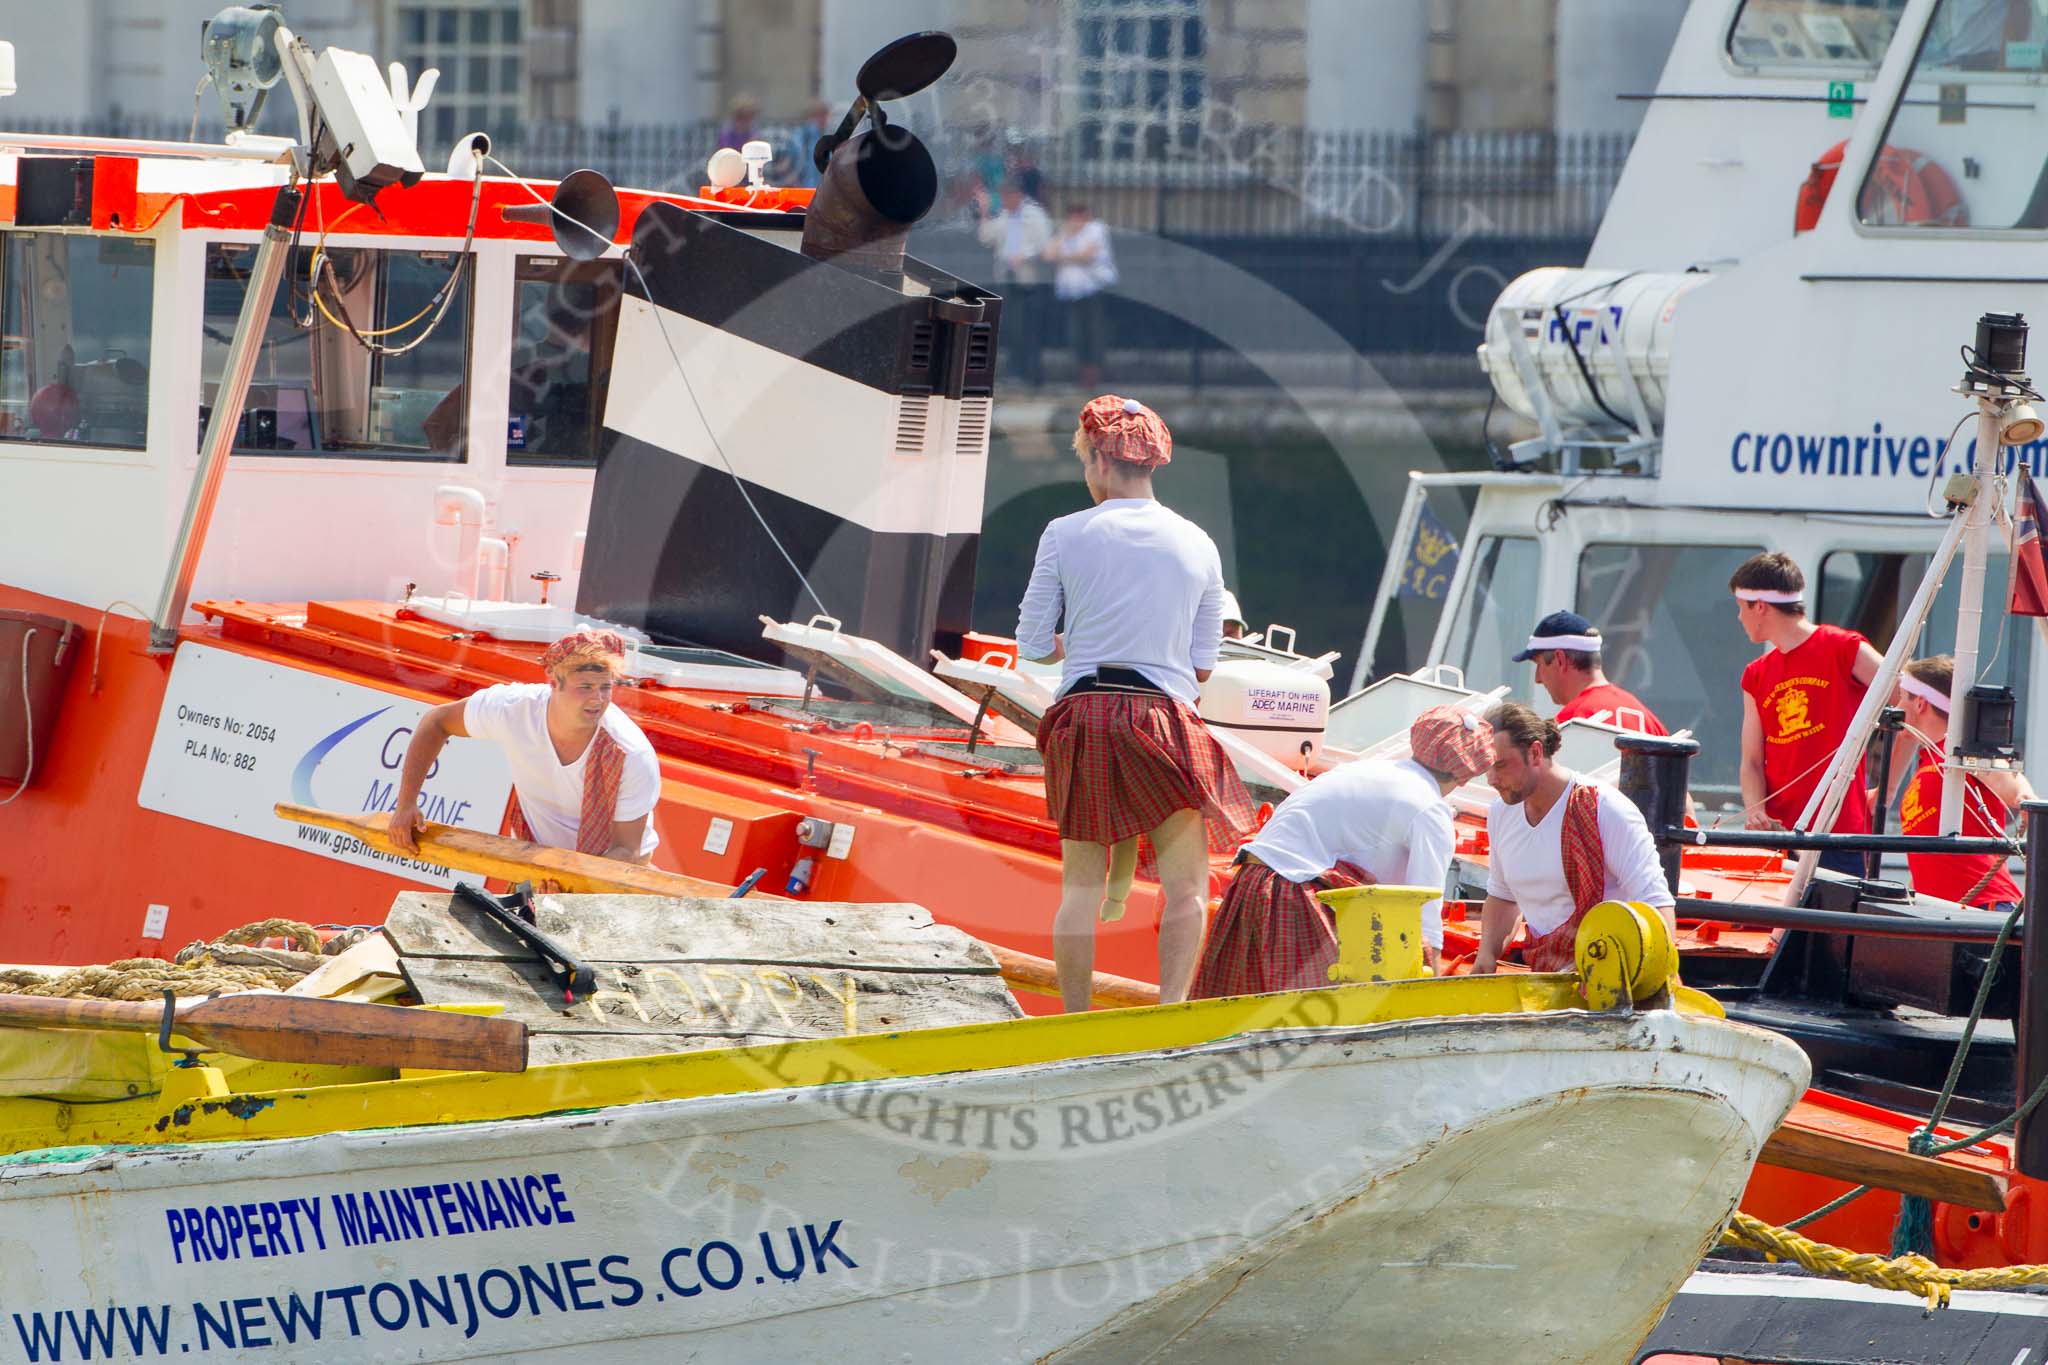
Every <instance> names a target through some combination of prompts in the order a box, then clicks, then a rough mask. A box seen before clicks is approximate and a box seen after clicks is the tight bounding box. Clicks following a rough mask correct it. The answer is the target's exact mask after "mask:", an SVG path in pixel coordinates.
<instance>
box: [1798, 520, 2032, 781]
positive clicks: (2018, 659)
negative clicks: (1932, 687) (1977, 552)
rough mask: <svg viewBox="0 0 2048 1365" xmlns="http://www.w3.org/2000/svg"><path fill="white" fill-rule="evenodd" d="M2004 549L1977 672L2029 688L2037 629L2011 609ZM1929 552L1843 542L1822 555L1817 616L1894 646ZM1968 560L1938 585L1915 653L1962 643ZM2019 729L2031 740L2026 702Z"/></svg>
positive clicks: (1996, 562) (1989, 576)
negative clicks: (1959, 628)
mask: <svg viewBox="0 0 2048 1365" xmlns="http://www.w3.org/2000/svg"><path fill="white" fill-rule="evenodd" d="M2009 561H2010V556H2008V555H2007V554H2006V553H2005V551H2003V550H1997V551H1994V552H1993V553H1992V554H1991V556H1990V557H1989V559H1988V560H1987V561H1986V562H1985V565H1984V620H1983V626H1982V630H1981V632H1980V634H1979V637H1978V643H1977V658H1978V660H1979V661H1980V665H1981V666H1980V669H1979V673H1980V675H1981V677H1982V679H1983V680H1984V681H1985V682H1997V683H2004V684H2006V685H2007V686H2008V687H2011V688H2012V690H2013V691H2014V692H2015V693H2017V694H2018V695H2019V697H2020V698H2021V700H2022V701H2024V700H2025V698H2026V696H2027V687H2028V683H2029V679H2030V677H2031V672H2032V662H2033V656H2034V649H2033V640H2034V631H2033V628H2032V626H2031V625H2029V624H2028V623H2027V622H2026V621H2024V620H2021V621H2015V620H2014V619H2012V618H2010V617H2008V616H2006V614H2005V612H2004V610H2003V604H2004V602H2005V598H2006V568H2007V565H2008V563H2009ZM1927 562H1928V556H1927V555H1924V554H1911V555H1908V554H1895V553H1879V552H1877V551H1875V550H1837V551H1835V552H1834V553H1833V554H1830V555H1828V556H1827V557H1826V558H1824V559H1823V560H1821V563H1820V586H1819V596H1818V598H1817V600H1816V603H1815V606H1816V609H1817V610H1816V619H1818V620H1820V621H1822V622H1824V623H1825V624H1827V625H1831V626H1847V627H1848V628H1849V629H1851V630H1855V631H1860V632H1862V634H1863V635H1864V636H1865V637H1866V638H1868V639H1869V641H1870V642H1871V643H1872V644H1873V645H1875V646H1877V648H1878V650H1879V651H1880V652H1882V651H1884V650H1885V649H1888V648H1890V646H1891V641H1892V634H1893V632H1894V631H1896V630H1897V629H1898V625H1899V617H1900V615H1901V614H1902V613H1903V612H1904V610H1905V609H1906V607H1907V606H1908V605H1909V604H1910V603H1911V601H1912V598H1913V594H1914V593H1915V592H1918V591H1919V590H1920V580H1921V578H1922V577H1924V576H1925V575H1926V573H1927ZM1962 577H1963V561H1962V556H1961V555H1958V556H1957V557H1956V561H1955V564H1954V566H1953V567H1952V568H1951V569H1950V570H1949V574H1948V578H1947V579H1946V580H1945V581H1944V582H1943V583H1942V585H1941V587H1940V588H1938V589H1937V590H1936V591H1935V594H1934V604H1933V606H1931V607H1930V608H1928V612H1927V624H1926V626H1925V627H1924V628H1923V629H1922V631H1921V633H1920V639H1919V640H1918V642H1916V644H1915V646H1914V649H1913V657H1914V658H1923V657H1925V656H1927V655H1930V654H1947V653H1950V652H1952V651H1953V650H1954V649H1955V644H1956V606H1957V603H1958V602H1959V601H1960V593H1961V591H1962ZM2013 725H2014V730H2015V732H2016V737H2017V739H2018V741H2019V743H2020V744H2021V746H2022V747H2023V748H2024V746H2025V744H2026V730H2027V708H2026V707H2025V706H2024V705H2022V706H2021V707H2020V708H2019V711H2018V713H2017V714H2016V715H2015V717H2014V721H2013Z"/></svg>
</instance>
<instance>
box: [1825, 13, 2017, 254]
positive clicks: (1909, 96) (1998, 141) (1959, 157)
mask: <svg viewBox="0 0 2048 1365" xmlns="http://www.w3.org/2000/svg"><path fill="white" fill-rule="evenodd" d="M2044 51H2048V15H2044V14H2043V13H2042V11H2041V8H2040V6H2038V5H2036V4H2035V3H2034V0H1940V3H1939V4H1938V5H1937V6H1936V7H1935V10H1934V14H1933V16H1932V17H1931V18H1930V19H1929V20H1928V25H1927V33H1926V35H1925V37H1924V38H1923V39H1922V41H1921V44H1920V50H1919V52H1918V53H1917V54H1916V55H1915V57H1914V59H1913V72H1912V75H1911V76H1910V78H1909V79H1908V81H1907V83H1906V85H1905V86H1904V87H1902V95H1901V98H1900V100H1899V103H1898V105H1897V106H1896V107H1895V108H1894V109H1892V110H1891V112H1890V116H1889V120H1888V122H1887V124H1886V128H1885V136H1884V142H1883V145H1882V146H1881V147H1880V148H1879V150H1878V153H1877V155H1876V157H1875V158H1874V159H1873V160H1872V162H1871V165H1870V168H1869V170H1868V171H1866V172H1865V173H1864V177H1863V183H1862V184H1861V185H1860V186H1859V187H1858V189H1857V195H1856V215H1857V218H1858V219H1859V220H1860V221H1861V222H1862V223H1864V224H1865V225H1866V226H1869V227H1878V228H1904V229H1912V230H1926V229H1930V228H1950V229H1957V228H1971V229H1976V230H1980V231H1987V232H2000V231H2013V230H2035V231H2038V230H2040V229H2043V228H2048V167H2044V164H2043V162H2042V158H2041V155H2040V145H2041V134H2040V124H2039V119H2040V117H2041V112H2040V111H2041V108H2042V98H2041V97H2042V93H2043V92H2042V86H2043V85H2044V83H2048V61H2044V55H2043V54H2044Z"/></svg>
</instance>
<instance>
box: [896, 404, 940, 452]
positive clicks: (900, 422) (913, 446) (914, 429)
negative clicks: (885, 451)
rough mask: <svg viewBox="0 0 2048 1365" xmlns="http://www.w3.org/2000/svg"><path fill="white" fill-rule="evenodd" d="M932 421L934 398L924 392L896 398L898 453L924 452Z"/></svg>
mask: <svg viewBox="0 0 2048 1365" xmlns="http://www.w3.org/2000/svg"><path fill="white" fill-rule="evenodd" d="M931 421H932V400H931V399H930V398H928V397H926V396H924V395H923V394H917V395H911V394H904V395H902V396H900V397H898V398H897V400H896V453H897V454H898V455H922V454H924V438H925V433H926V432H927V431H928V430H930V428H931Z"/></svg>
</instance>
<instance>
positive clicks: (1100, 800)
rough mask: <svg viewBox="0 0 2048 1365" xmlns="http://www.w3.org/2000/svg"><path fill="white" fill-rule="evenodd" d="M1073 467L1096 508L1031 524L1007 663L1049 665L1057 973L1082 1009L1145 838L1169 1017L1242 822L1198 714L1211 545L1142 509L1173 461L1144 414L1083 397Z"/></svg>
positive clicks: (1227, 772)
mask: <svg viewBox="0 0 2048 1365" xmlns="http://www.w3.org/2000/svg"><path fill="white" fill-rule="evenodd" d="M1074 453H1075V455H1076V456H1078V457H1079V458H1080V461H1081V471H1082V478H1083V479H1084V481H1085V482H1086V483H1087V486H1088V495H1089V497H1090V498H1091V499H1092V500H1093V501H1094V504H1095V505H1094V506H1092V507H1089V508H1087V509H1085V510H1083V511H1079V512H1074V513H1071V514H1069V515H1067V516H1064V517H1060V518H1058V519H1057V520H1055V521H1054V522H1052V523H1051V524H1050V525H1048V526H1047V527H1046V528H1045V534H1044V535H1042V536H1041V537H1039V541H1038V558H1037V562H1036V563H1034V564H1033V565H1032V568H1031V582H1030V584H1029V586H1027V587H1026V588H1025V590H1024V601H1023V604H1022V606H1021V607H1020V608H1019V610H1018V615H1017V651H1018V653H1019V654H1021V655H1022V656H1023V657H1024V658H1027V659H1030V660H1033V661H1034V662H1048V661H1050V660H1053V659H1058V660H1060V661H1061V664H1062V668H1061V673H1060V693H1059V700H1058V701H1056V702H1054V703H1053V704H1052V706H1051V707H1050V708H1049V709H1048V710H1047V711H1046V713H1045V718H1044V719H1043V720H1041V721H1040V722H1039V726H1038V751H1039V753H1041V754H1043V755H1044V756H1045V804H1046V809H1047V811H1048V813H1050V814H1051V816H1052V819H1053V823H1054V824H1056V825H1058V826H1059V831H1060V908H1059V910H1058V912H1057V913H1056V914H1055V915H1054V917H1053V930H1052V948H1053V961H1054V963H1055V964H1056V965H1057V967H1058V969H1059V979H1060V997H1061V999H1062V1000H1063V1001H1064V1002H1065V1004H1066V1008H1067V1009H1068V1010H1084V1009H1086V1008H1088V1004H1089V999H1090V985H1091V982H1092V980H1093V973H1094V967H1095V924H1096V917H1097V914H1098V912H1100V913H1101V914H1102V915H1103V917H1104V918H1110V919H1113V918H1117V917H1118V916H1119V915H1120V914H1121V899H1122V892H1121V890H1118V889H1117V888H1118V887H1119V886H1120V885H1122V886H1127V885H1128V870H1129V868H1130V867H1131V866H1132V865H1133V863H1134V861H1135V855H1136V852H1137V849H1136V841H1137V840H1138V838H1139V837H1140V836H1143V837H1144V838H1145V839H1147V840H1148V841H1150V843H1151V845H1152V849H1153V851H1154V853H1155V854H1156V855H1157V858H1158V864H1159V890H1160V901H1161V905H1160V912H1159V998H1160V999H1161V1000H1162V1001H1163V1002H1167V1003H1171V1002H1173V1001H1177V1000H1182V999H1185V998H1186V996H1187V991H1188V983H1189V981H1190V980H1191V979H1192V978H1193V976H1194V973H1195V959H1196V956H1197V955H1198V954H1199V953H1200V951H1201V946H1202V908H1203V903H1204V901H1205V900H1206V899H1207V897H1208V889H1209V854H1210V853H1211V852H1229V851H1232V850H1235V849H1236V847H1237V843H1238V840H1239V839H1241V838H1242V837H1243V836H1244V834H1246V833H1248V832H1250V829H1251V826H1252V821H1253V816H1254V814H1255V807H1254V806H1253V805H1252V800H1251V795H1250V793H1248V792H1247V791H1246V790H1245V786H1244V782H1243V780H1242V779H1241V778H1239V777H1238V775H1237V770H1236V769H1235V768H1233V767H1231V766H1230V760H1229V759H1228V758H1226V757H1225V756H1224V754H1223V750H1222V747H1221V746H1220V745H1218V744H1217V743H1216V739H1215V737H1214V736H1213V735H1211V734H1210V733H1209V731H1208V729H1207V728H1206V727H1205V726H1204V725H1203V724H1202V718H1201V716H1200V715H1199V714H1197V713H1196V711H1195V703H1196V701H1197V700H1199V698H1200V690H1199V689H1200V687H1201V683H1202V680H1203V679H1204V678H1206V677H1208V675H1209V670H1210V669H1212V668H1214V667H1215V666H1216V652H1217V649H1218V647H1219V645H1220V644H1221V643H1222V636H1223V569H1222V565H1221V563H1220V561H1219V559H1218V557H1217V554H1216V543H1215V542H1214V541H1212V540H1210V539H1209V537H1208V536H1207V535H1206V534H1204V533H1203V531H1202V529H1201V528H1200V527H1199V526H1196V525H1195V524H1194V523H1193V522H1191V521H1189V520H1188V519H1187V518H1185V517H1182V516H1179V515H1177V514H1176V513H1174V512H1173V511H1171V510H1169V509H1168V508H1167V507H1165V506H1164V505H1162V504H1161V503H1160V502H1159V500H1158V499H1157V498H1155V497H1154V496H1153V493H1152V471H1153V470H1155V469H1157V468H1159V467H1160V466H1162V465H1165V464H1166V463H1167V462H1168V461H1170V460H1171V459H1172V458H1173V433H1172V432H1170V431H1169V430H1167V426H1166V423H1165V422H1164V421H1162V420H1161V419H1160V416H1159V414H1158V413H1156V412H1154V411H1152V409H1150V408H1148V407H1146V406H1145V405H1144V404H1143V403H1140V402H1139V401H1138V400H1137V399H1135V398H1122V397H1119V396H1118V395H1116V394H1103V395H1101V396H1100V397H1098V398H1094V399H1091V400H1090V401H1089V402H1088V404H1087V405H1086V406H1085V407H1083V408H1082V409H1081V418H1080V422H1079V424H1078V425H1077V427H1076V429H1075V432H1074ZM1062 621H1064V622H1065V630H1064V631H1061V630H1060V629H1059V626H1060V624H1061V622H1062ZM1113 859H1115V860H1116V862H1117V865H1118V866H1119V869H1120V870H1119V872H1117V873H1116V874H1112V871H1111V868H1112V860H1113ZM1105 893H1107V894H1105ZM1112 905H1114V906H1115V907H1116V908H1115V909H1114V910H1112Z"/></svg>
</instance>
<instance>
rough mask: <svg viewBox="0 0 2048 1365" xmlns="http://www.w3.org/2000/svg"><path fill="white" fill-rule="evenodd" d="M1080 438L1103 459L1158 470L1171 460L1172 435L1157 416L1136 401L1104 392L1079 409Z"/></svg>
mask: <svg viewBox="0 0 2048 1365" xmlns="http://www.w3.org/2000/svg"><path fill="white" fill-rule="evenodd" d="M1081 435H1082V437H1083V438H1084V439H1085V440H1086V441H1087V442H1088V448H1089V449H1090V450H1092V451H1094V452H1095V453H1096V454H1097V455H1099V456H1101V457H1102V458H1104V459H1106V460H1121V461H1123V462H1124V463H1125V464H1134V465H1137V466H1138V467H1139V468H1140V469H1157V468H1158V467H1159V466H1160V465H1163V464H1169V463H1171V462H1172V460H1173V433H1172V432H1171V431H1168V430H1167V429H1166V423H1165V421H1164V420H1162V419H1161V418H1160V416H1159V414H1158V413H1156V412H1154V411H1152V409H1150V408H1148V407H1146V406H1145V405H1144V404H1143V403H1140V402H1139V401H1138V400H1137V399H1135V398H1120V397H1118V396H1117V395H1116V394H1113V393H1105V394H1103V395H1102V396H1101V397H1100V398H1091V399H1089V400H1088V405H1087V406H1086V407H1084V408H1082V409H1081Z"/></svg>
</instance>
